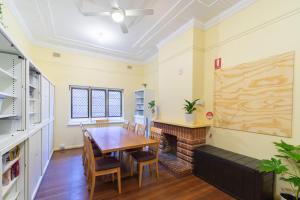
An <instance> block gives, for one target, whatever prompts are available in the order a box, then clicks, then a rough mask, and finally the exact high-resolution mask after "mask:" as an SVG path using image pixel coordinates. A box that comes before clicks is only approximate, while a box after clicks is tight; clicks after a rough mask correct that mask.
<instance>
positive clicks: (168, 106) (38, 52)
mask: <svg viewBox="0 0 300 200" xmlns="http://www.w3.org/2000/svg"><path fill="white" fill-rule="evenodd" d="M7 16H8V17H7V19H6V20H7V23H8V24H9V28H8V31H9V32H10V33H11V35H12V37H13V38H14V39H16V41H17V42H18V44H19V45H20V46H21V47H22V48H23V50H24V51H25V52H28V54H32V53H33V55H34V57H33V60H34V61H36V63H37V64H38V66H39V67H40V68H41V69H42V71H44V72H45V73H46V75H47V76H49V78H50V79H51V80H53V82H54V83H55V84H56V108H55V109H56V122H55V123H56V124H55V145H56V147H58V145H59V144H60V143H65V144H66V145H70V146H72V145H77V144H79V143H80V142H79V141H81V138H80V137H81V136H80V134H78V128H77V127H68V126H67V121H68V113H69V110H68V109H69V96H68V95H69V91H68V85H69V84H82V85H96V86H99V85H101V86H102V85H105V86H107V87H123V88H125V91H128V94H126V97H125V102H126V106H125V107H127V112H126V117H130V116H132V114H133V113H132V111H133V98H132V99H131V97H130V94H129V93H130V92H133V90H134V89H137V88H139V87H140V84H141V83H143V82H145V83H147V84H148V87H149V88H151V89H155V90H156V99H157V100H158V105H159V107H160V114H161V119H167V120H174V121H183V120H184V118H183V117H184V111H183V110H182V107H183V99H184V98H187V99H191V98H197V97H200V98H204V100H205V108H204V109H203V111H202V112H201V113H202V114H203V113H205V112H206V111H212V110H213V84H214V75H213V73H214V59H215V58H218V57H221V58H222V62H223V67H224V68H225V67H231V66H234V65H237V64H240V63H244V62H248V61H253V60H258V59H261V58H265V57H269V56H272V55H276V54H280V53H283V52H287V51H291V50H295V51H296V60H295V72H294V74H295V77H294V78H295V80H294V113H293V137H292V138H290V139H287V138H283V139H284V140H286V141H287V142H291V143H294V144H299V143H300V133H298V131H299V130H300V113H299V110H300V103H299V102H300V93H299V92H298V91H300V77H299V76H298V75H299V73H300V57H299V52H300V45H299V44H300V37H299V35H300V26H298V24H299V21H300V1H299V0H289V1H288V2H287V1H286V0H276V1H272V4H270V1H269V0H258V1H257V2H256V3H254V4H253V5H251V6H249V7H248V8H246V9H244V10H242V11H241V12H239V13H237V14H235V15H233V16H231V17H229V18H228V19H226V20H224V21H223V22H221V23H219V24H218V25H216V26H214V27H212V28H210V29H208V30H206V31H204V32H203V31H199V30H197V29H190V30H188V31H186V32H185V33H182V34H180V35H179V36H177V37H176V38H174V39H172V40H171V41H169V42H167V43H166V44H165V45H163V46H162V47H161V48H160V51H159V54H158V58H154V59H153V61H152V62H150V63H148V64H146V65H145V72H143V69H142V68H139V67H138V66H136V67H134V69H133V70H132V71H130V72H128V71H127V70H126V68H125V66H126V63H123V62H119V61H113V60H109V59H104V58H98V57H92V56H86V55H82V54H77V53H71V52H64V51H59V52H61V53H62V57H61V58H59V59H57V58H53V57H51V53H52V51H53V50H52V49H48V48H41V47H32V45H31V44H30V43H29V42H28V41H27V39H26V37H25V36H24V34H23V33H22V30H21V29H20V28H19V27H18V26H17V25H16V22H15V19H14V17H12V16H11V15H10V14H7ZM55 51H57V50H55ZM199 66H200V67H199ZM201 66H202V68H201ZM203 67H204V69H203ZM201 70H203V72H202V71H201ZM180 72H182V73H180ZM143 73H145V76H143ZM83 74H84V75H86V76H87V77H88V78H89V79H86V78H85V76H83ZM202 79H203V81H202ZM124 84H125V85H124ZM210 133H211V134H212V137H211V138H210V137H207V142H208V143H209V144H212V145H215V146H218V147H221V148H224V149H228V150H231V151H234V152H238V153H241V154H245V155H248V156H251V157H255V158H259V159H262V158H269V157H270V156H272V155H273V154H275V153H276V151H275V149H274V147H273V144H272V142H273V141H276V140H280V139H282V138H279V137H274V136H267V135H259V134H254V133H248V132H241V131H233V130H226V129H221V128H211V129H210V130H209V134H210ZM281 187H282V183H281V182H279V183H278V184H277V193H278V192H280V188H281Z"/></svg>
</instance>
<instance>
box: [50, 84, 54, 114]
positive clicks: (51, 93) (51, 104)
mask: <svg viewBox="0 0 300 200" xmlns="http://www.w3.org/2000/svg"><path fill="white" fill-rule="evenodd" d="M53 118H54V86H53V85H52V84H50V119H53Z"/></svg>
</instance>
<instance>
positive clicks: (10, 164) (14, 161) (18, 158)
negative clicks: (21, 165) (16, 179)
mask: <svg viewBox="0 0 300 200" xmlns="http://www.w3.org/2000/svg"><path fill="white" fill-rule="evenodd" d="M18 160H20V156H18V157H17V158H15V159H14V160H12V161H9V162H8V163H7V164H6V165H5V166H4V169H3V171H2V174H4V173H5V172H6V171H7V170H9V169H10V168H11V167H12V166H13V165H14V164H15V163H16V162H17V161H18Z"/></svg>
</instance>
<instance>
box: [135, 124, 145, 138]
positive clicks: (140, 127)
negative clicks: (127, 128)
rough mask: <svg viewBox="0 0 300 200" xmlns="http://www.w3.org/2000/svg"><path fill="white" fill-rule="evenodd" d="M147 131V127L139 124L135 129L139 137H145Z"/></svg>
mask: <svg viewBox="0 0 300 200" xmlns="http://www.w3.org/2000/svg"><path fill="white" fill-rule="evenodd" d="M145 131H146V127H145V125H143V124H137V125H136V129H135V133H136V134H137V135H143V136H144V135H145Z"/></svg>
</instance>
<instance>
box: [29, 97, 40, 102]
mask: <svg viewBox="0 0 300 200" xmlns="http://www.w3.org/2000/svg"><path fill="white" fill-rule="evenodd" d="M29 101H39V99H34V98H30V99H29Z"/></svg>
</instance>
